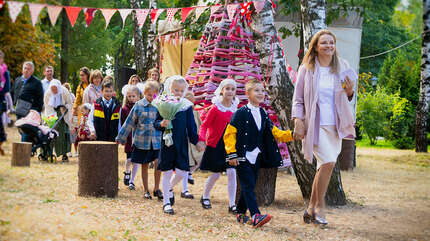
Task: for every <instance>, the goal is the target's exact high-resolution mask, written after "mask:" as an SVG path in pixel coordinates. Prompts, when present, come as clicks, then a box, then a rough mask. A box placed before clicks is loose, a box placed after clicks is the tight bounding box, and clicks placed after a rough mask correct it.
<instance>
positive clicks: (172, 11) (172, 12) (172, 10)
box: [167, 8, 178, 22]
mask: <svg viewBox="0 0 430 241" xmlns="http://www.w3.org/2000/svg"><path fill="white" fill-rule="evenodd" d="M177 11H178V9H177V8H168V9H167V22H172V20H173V18H174V17H175V14H176V12H177Z"/></svg>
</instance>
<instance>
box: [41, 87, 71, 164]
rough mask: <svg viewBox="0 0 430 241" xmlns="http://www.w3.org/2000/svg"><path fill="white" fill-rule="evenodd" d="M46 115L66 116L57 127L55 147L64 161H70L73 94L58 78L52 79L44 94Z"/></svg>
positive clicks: (57, 153)
mask: <svg viewBox="0 0 430 241" xmlns="http://www.w3.org/2000/svg"><path fill="white" fill-rule="evenodd" d="M43 102H44V106H45V110H44V115H45V116H50V115H57V117H58V118H60V116H61V115H63V114H64V113H65V111H66V110H68V112H67V113H66V114H65V116H64V118H63V119H62V120H61V121H60V122H59V123H58V124H57V126H56V127H55V129H56V130H57V131H58V133H59V135H58V137H57V138H56V139H55V141H54V149H55V153H56V155H57V157H59V156H61V155H62V156H63V161H68V157H67V153H69V152H70V150H71V140H70V127H71V126H72V108H73V102H72V96H71V94H70V92H69V91H68V90H67V89H66V88H65V87H63V86H62V85H61V82H60V81H58V80H52V81H51V83H50V84H49V87H48V89H47V91H46V92H45V96H44V101H43Z"/></svg>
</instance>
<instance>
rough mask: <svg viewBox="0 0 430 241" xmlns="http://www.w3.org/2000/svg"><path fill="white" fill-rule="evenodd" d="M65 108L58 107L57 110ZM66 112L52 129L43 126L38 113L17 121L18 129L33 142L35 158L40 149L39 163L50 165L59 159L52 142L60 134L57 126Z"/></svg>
mask: <svg viewBox="0 0 430 241" xmlns="http://www.w3.org/2000/svg"><path fill="white" fill-rule="evenodd" d="M60 107H64V106H58V107H57V108H60ZM67 111H68V110H67V109H66V111H65V112H64V113H63V114H62V115H61V116H60V117H59V118H58V119H57V120H56V122H55V124H54V125H53V126H52V128H49V127H48V126H44V125H41V119H40V115H39V113H38V112H37V111H34V110H30V112H29V114H28V115H27V116H26V117H24V118H22V119H19V120H18V121H16V123H15V126H16V127H18V129H19V131H20V132H21V133H25V134H26V135H27V136H28V138H29V139H30V140H31V143H32V148H31V155H32V156H34V155H35V154H36V153H37V150H38V149H40V154H39V156H38V159H39V161H47V162H49V163H55V162H56V161H57V157H56V156H55V155H54V153H53V147H52V142H53V141H54V140H55V138H57V136H58V132H57V131H56V130H55V127H56V126H57V124H58V123H59V122H60V121H61V120H62V119H63V118H64V116H65V115H66V114H67Z"/></svg>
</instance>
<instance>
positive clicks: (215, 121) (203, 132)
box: [199, 79, 239, 214]
mask: <svg viewBox="0 0 430 241" xmlns="http://www.w3.org/2000/svg"><path fill="white" fill-rule="evenodd" d="M212 103H213V106H212V108H211V109H210V110H209V112H208V113H207V116H206V118H205V120H204V121H203V123H202V125H201V127H200V133H199V140H200V141H205V142H206V145H207V147H206V150H205V152H204V154H203V157H202V161H201V164H200V169H201V170H207V171H211V172H213V173H212V175H210V176H209V177H208V179H207V180H206V184H205V188H204V190H203V195H202V198H201V203H202V207H203V208H204V209H210V208H212V206H211V202H210V191H211V190H212V188H213V186H214V185H215V182H216V181H217V180H218V178H219V177H220V176H221V173H222V172H227V177H228V185H227V189H228V196H229V208H228V211H229V212H230V213H233V214H236V213H237V210H236V205H235V202H236V186H237V183H236V169H235V168H234V167H233V166H230V165H228V163H227V162H226V161H225V160H226V156H227V154H226V152H225V146H224V141H223V138H222V137H223V134H224V130H225V128H226V127H227V124H228V123H230V119H231V117H232V116H233V113H234V112H236V110H237V106H238V104H239V99H238V98H237V97H236V82H235V81H234V80H233V79H225V80H223V81H222V82H221V83H220V85H219V86H218V88H217V89H216V90H215V96H214V97H213V98H212Z"/></svg>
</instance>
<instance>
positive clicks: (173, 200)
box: [169, 190, 175, 206]
mask: <svg viewBox="0 0 430 241" xmlns="http://www.w3.org/2000/svg"><path fill="white" fill-rule="evenodd" d="M170 192H171V193H172V197H171V198H169V201H170V205H172V206H173V205H175V193H174V192H173V190H170Z"/></svg>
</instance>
